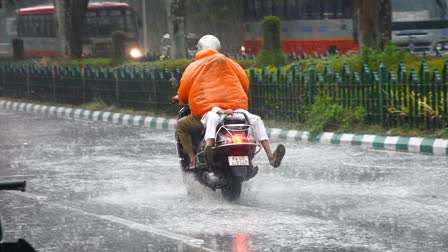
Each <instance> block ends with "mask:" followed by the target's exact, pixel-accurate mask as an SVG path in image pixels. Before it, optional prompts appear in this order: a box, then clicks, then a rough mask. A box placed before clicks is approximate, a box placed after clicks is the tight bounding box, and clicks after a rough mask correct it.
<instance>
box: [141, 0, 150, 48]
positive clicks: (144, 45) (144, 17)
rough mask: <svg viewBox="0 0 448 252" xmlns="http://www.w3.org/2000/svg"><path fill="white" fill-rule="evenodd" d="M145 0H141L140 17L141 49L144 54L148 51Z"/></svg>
mask: <svg viewBox="0 0 448 252" xmlns="http://www.w3.org/2000/svg"><path fill="white" fill-rule="evenodd" d="M146 12H147V9H146V0H142V19H143V51H144V54H145V55H146V54H147V53H148V50H149V49H148V25H147V23H148V20H147V15H146Z"/></svg>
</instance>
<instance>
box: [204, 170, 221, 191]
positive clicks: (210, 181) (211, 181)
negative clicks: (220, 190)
mask: <svg viewBox="0 0 448 252" xmlns="http://www.w3.org/2000/svg"><path fill="white" fill-rule="evenodd" d="M202 179H203V180H204V181H205V183H207V185H208V186H210V187H211V188H216V186H217V185H218V183H219V178H218V177H217V176H216V175H215V174H214V173H213V172H209V171H205V172H204V173H202Z"/></svg>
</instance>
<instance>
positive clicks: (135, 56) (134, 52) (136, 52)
mask: <svg viewBox="0 0 448 252" xmlns="http://www.w3.org/2000/svg"><path fill="white" fill-rule="evenodd" d="M129 55H130V56H131V58H133V59H139V58H141V57H142V56H143V54H142V51H140V49H138V48H132V49H131V50H130V51H129Z"/></svg>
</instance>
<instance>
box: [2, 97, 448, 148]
mask: <svg viewBox="0 0 448 252" xmlns="http://www.w3.org/2000/svg"><path fill="white" fill-rule="evenodd" d="M0 108H2V109H9V110H16V111H24V112H32V113H40V114H45V115H52V116H57V117H63V118H71V119H84V120H90V121H101V122H109V123H114V124H121V125H133V126H142V127H147V128H153V129H164V130H174V129H175V127H176V120H175V119H168V118H162V117H151V116H141V115H130V114H124V113H113V112H106V111H91V110H84V109H80V108H67V107H56V106H48V105H41V104H33V103H24V102H14V101H7V100H2V99H0ZM267 131H268V135H269V137H270V138H271V139H272V140H283V141H311V142H316V143H322V144H336V145H353V146H361V147H365V148H373V149H379V150H390V151H404V152H413V153H423V154H433V155H437V156H448V139H439V138H421V137H401V136H381V135H368V134H365V135H364V134H338V133H332V132H324V133H321V134H319V135H318V136H317V137H316V138H315V139H310V136H309V132H307V131H298V130H288V129H278V128H267Z"/></svg>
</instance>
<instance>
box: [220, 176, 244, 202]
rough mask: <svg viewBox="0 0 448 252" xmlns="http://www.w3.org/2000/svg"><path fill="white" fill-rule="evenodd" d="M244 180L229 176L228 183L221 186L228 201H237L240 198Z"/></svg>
mask: <svg viewBox="0 0 448 252" xmlns="http://www.w3.org/2000/svg"><path fill="white" fill-rule="evenodd" d="M242 186H243V182H242V181H241V179H240V178H239V177H234V176H229V177H228V178H227V184H226V185H224V186H223V187H222V188H221V192H222V196H224V199H226V200H228V201H235V200H237V199H239V198H240V195H241V188H242Z"/></svg>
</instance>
